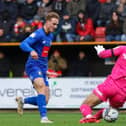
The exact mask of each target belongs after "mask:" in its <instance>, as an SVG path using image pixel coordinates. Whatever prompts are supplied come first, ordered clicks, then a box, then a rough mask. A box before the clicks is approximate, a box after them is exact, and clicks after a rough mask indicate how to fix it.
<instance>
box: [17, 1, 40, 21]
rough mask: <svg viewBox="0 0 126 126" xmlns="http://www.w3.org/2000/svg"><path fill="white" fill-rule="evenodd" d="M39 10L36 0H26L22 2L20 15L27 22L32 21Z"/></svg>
mask: <svg viewBox="0 0 126 126" xmlns="http://www.w3.org/2000/svg"><path fill="white" fill-rule="evenodd" d="M37 10H38V7H37V5H36V4H35V0H26V1H25V2H24V3H23V4H21V7H20V11H19V15H20V16H21V17H23V18H24V20H25V21H26V22H27V23H31V22H32V20H33V17H34V16H35V15H36V13H37Z"/></svg>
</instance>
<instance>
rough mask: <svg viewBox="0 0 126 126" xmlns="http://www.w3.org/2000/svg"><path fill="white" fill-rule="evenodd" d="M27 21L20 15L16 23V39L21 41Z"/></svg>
mask: <svg viewBox="0 0 126 126" xmlns="http://www.w3.org/2000/svg"><path fill="white" fill-rule="evenodd" d="M26 25H27V24H26V22H25V21H24V20H23V18H22V17H18V18H17V21H16V23H15V24H14V33H13V34H14V41H21V40H22V39H20V38H21V36H22V34H23V31H24V27H25V26H26Z"/></svg>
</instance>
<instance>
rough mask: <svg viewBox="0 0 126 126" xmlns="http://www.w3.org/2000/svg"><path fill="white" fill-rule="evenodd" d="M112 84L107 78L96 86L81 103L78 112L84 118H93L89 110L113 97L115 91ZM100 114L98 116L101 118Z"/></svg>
mask: <svg viewBox="0 0 126 126" xmlns="http://www.w3.org/2000/svg"><path fill="white" fill-rule="evenodd" d="M112 82H113V81H112V80H111V78H110V77H108V78H107V79H106V80H105V81H104V82H103V83H102V84H100V85H98V86H97V87H96V88H95V89H94V90H93V93H92V94H91V95H89V96H88V97H87V98H86V100H85V101H84V102H83V104H82V105H81V107H80V111H81V113H82V115H83V116H84V117H85V118H91V117H95V116H92V109H91V108H92V107H94V106H96V105H98V104H100V103H101V102H103V101H106V100H107V98H109V97H111V96H114V95H115V93H116V90H115V87H114V86H113V84H111V83H112ZM101 114H102V110H101V111H100V112H99V116H101ZM95 118H96V117H95ZM80 121H81V120H80ZM87 122H93V121H92V120H91V121H90V120H88V121H87ZM94 122H95V121H94ZM82 123H83V121H82ZM84 123H85V121H84Z"/></svg>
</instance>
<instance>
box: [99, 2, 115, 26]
mask: <svg viewBox="0 0 126 126" xmlns="http://www.w3.org/2000/svg"><path fill="white" fill-rule="evenodd" d="M116 8H117V6H116V5H115V4H114V3H113V2H112V0H106V3H103V4H101V7H100V14H99V19H98V21H97V25H98V26H106V24H108V23H109V22H110V19H111V15H112V13H113V11H115V10H116Z"/></svg>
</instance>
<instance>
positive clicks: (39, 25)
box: [31, 15, 43, 31]
mask: <svg viewBox="0 0 126 126" xmlns="http://www.w3.org/2000/svg"><path fill="white" fill-rule="evenodd" d="M31 26H32V28H33V30H34V31H35V30H37V29H38V28H42V26H43V23H42V21H41V20H40V17H39V16H38V15H35V16H34V18H33V21H32V23H31Z"/></svg>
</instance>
